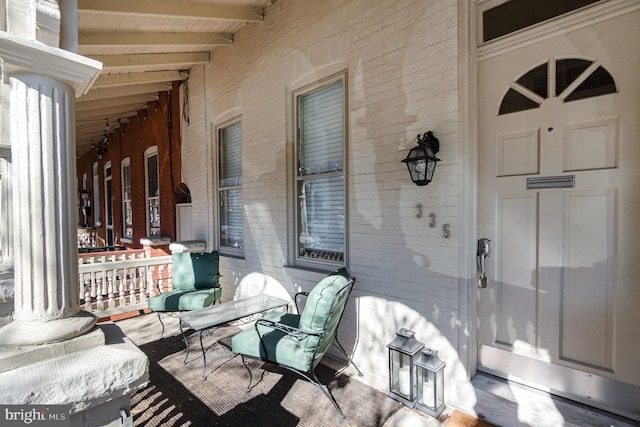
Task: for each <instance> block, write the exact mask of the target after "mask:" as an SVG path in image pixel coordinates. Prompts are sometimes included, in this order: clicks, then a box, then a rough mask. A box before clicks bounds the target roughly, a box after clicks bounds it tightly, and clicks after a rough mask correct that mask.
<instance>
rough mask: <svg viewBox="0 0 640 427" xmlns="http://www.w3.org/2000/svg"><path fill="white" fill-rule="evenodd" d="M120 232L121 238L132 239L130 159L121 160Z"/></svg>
mask: <svg viewBox="0 0 640 427" xmlns="http://www.w3.org/2000/svg"><path fill="white" fill-rule="evenodd" d="M121 171H122V229H123V230H124V231H123V233H122V238H123V239H133V209H132V207H131V159H130V158H129V157H127V158H126V159H124V160H122V163H121Z"/></svg>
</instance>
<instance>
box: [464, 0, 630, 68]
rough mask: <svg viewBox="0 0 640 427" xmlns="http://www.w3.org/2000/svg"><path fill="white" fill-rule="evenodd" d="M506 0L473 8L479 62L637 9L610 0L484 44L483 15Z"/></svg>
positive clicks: (620, 0)
mask: <svg viewBox="0 0 640 427" xmlns="http://www.w3.org/2000/svg"><path fill="white" fill-rule="evenodd" d="M505 1H506V0H480V1H478V2H477V3H475V4H474V7H475V9H474V10H473V12H472V13H473V14H474V15H475V20H476V22H475V26H476V42H477V44H478V50H477V56H478V58H477V59H478V60H483V59H487V58H491V57H494V56H496V55H499V54H501V53H505V52H509V51H512V50H515V49H518V48H520V47H521V46H523V45H526V44H529V43H532V42H537V41H541V40H544V39H546V38H550V37H554V36H557V35H559V34H566V33H568V32H571V31H573V30H575V29H578V28H582V27H584V26H586V25H593V24H595V23H598V22H602V21H605V20H607V19H610V18H612V17H615V16H619V15H622V14H625V13H628V12H630V11H632V10H634V9H636V8H637V2H635V1H633V0H608V1H603V2H602V3H594V4H592V5H589V6H585V7H584V8H581V9H578V10H575V11H573V12H570V13H568V14H566V15H562V16H559V17H556V18H553V19H550V20H548V21H545V22H541V23H538V24H536V25H532V26H531V27H527V28H523V29H521V30H518V31H516V32H514V33H511V34H507V35H504V36H502V37H499V38H497V39H495V40H490V41H487V42H482V12H484V11H485V10H487V9H490V8H492V7H495V6H497V5H499V4H501V3H504V2H505Z"/></svg>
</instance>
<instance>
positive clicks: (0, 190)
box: [0, 156, 13, 264]
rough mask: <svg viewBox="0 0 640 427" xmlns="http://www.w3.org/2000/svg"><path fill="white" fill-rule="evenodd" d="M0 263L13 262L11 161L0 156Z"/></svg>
mask: <svg viewBox="0 0 640 427" xmlns="http://www.w3.org/2000/svg"><path fill="white" fill-rule="evenodd" d="M0 175H1V178H0V251H2V257H1V259H0V264H13V208H12V203H11V198H12V191H11V189H12V186H11V178H12V176H11V163H10V161H9V159H6V158H2V157H1V156H0Z"/></svg>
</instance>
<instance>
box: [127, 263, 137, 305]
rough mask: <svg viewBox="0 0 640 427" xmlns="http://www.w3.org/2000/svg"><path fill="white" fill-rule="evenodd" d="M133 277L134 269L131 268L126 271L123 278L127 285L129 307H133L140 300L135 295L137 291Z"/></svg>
mask: <svg viewBox="0 0 640 427" xmlns="http://www.w3.org/2000/svg"><path fill="white" fill-rule="evenodd" d="M135 275H136V268H135V267H131V268H129V269H128V270H127V275H126V276H125V279H126V280H128V283H129V304H130V305H135V304H137V303H138V302H139V300H140V298H139V297H138V296H137V295H136V293H137V289H136V282H135V280H134V278H135Z"/></svg>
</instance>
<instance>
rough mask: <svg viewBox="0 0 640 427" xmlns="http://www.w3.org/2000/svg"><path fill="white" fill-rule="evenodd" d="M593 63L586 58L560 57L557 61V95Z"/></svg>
mask: <svg viewBox="0 0 640 427" xmlns="http://www.w3.org/2000/svg"><path fill="white" fill-rule="evenodd" d="M591 64H592V62H591V61H587V60H585V59H560V60H558V61H556V96H558V95H560V94H561V93H562V91H563V90H565V89H566V88H567V87H568V86H569V85H570V84H571V83H573V81H574V80H575V79H577V78H578V77H579V76H580V74H582V73H584V71H585V70H586V69H587V68H589V65H591Z"/></svg>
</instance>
